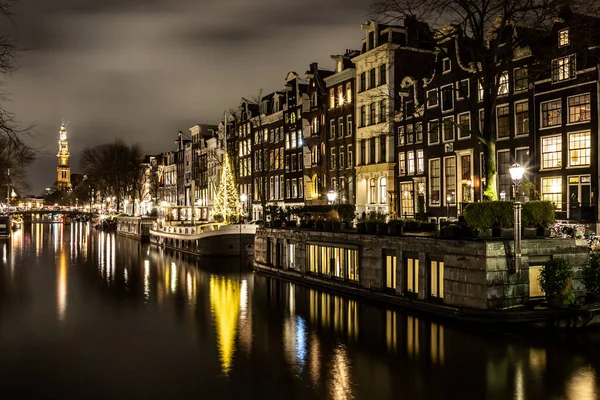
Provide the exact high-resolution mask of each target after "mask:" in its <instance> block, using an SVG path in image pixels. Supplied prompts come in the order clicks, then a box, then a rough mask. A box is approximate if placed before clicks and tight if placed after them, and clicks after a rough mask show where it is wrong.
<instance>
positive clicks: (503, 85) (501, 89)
mask: <svg viewBox="0 0 600 400" xmlns="http://www.w3.org/2000/svg"><path fill="white" fill-rule="evenodd" d="M505 94H508V71H504V72H503V73H502V74H501V75H500V76H499V77H498V96H503V95H505Z"/></svg>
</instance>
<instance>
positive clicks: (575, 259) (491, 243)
mask: <svg viewBox="0 0 600 400" xmlns="http://www.w3.org/2000/svg"><path fill="white" fill-rule="evenodd" d="M309 245H313V247H314V246H321V247H319V249H320V250H319V251H321V250H322V249H323V247H326V248H331V249H332V250H331V252H330V253H327V256H324V259H327V260H329V262H328V264H329V265H328V266H327V267H326V268H324V269H319V270H318V271H314V267H313V268H312V270H311V262H313V261H311V256H309V255H308V252H307V248H308V246H309ZM335 249H354V250H357V253H352V254H357V259H358V267H357V274H358V279H351V278H349V275H351V273H348V272H347V270H344V267H343V265H342V266H341V268H339V267H338V268H337V269H338V270H339V269H341V270H342V272H341V273H340V272H337V273H336V272H334V271H335V270H336V266H337V265H340V264H344V262H345V261H344V260H343V257H344V256H339V254H338V253H336V250H335ZM323 251H325V250H323ZM319 254H320V253H319ZM324 254H325V253H324ZM513 254H514V248H513V241H512V240H456V239H454V240H453V239H444V238H440V237H437V236H417V235H415V236H376V235H364V234H357V233H352V232H324V231H312V230H302V229H284V228H282V229H278V228H262V229H259V230H258V231H257V233H256V237H255V253H254V266H255V268H256V269H258V270H260V269H266V270H271V271H272V270H273V269H280V270H284V271H289V272H290V273H292V274H296V276H298V277H299V278H301V279H305V278H307V282H308V281H310V282H317V283H318V284H321V285H326V286H332V287H333V286H335V287H343V288H344V289H347V290H349V291H352V290H353V289H356V290H357V291H361V292H364V291H365V290H367V291H375V292H382V293H386V294H389V295H392V296H395V297H406V298H408V299H412V300H413V301H414V300H419V301H423V302H432V303H437V304H441V305H446V306H453V307H458V308H473V309H482V310H502V309H509V308H513V307H520V306H523V305H525V304H526V303H527V302H528V301H529V300H530V299H531V296H530V268H532V269H534V268H539V266H540V265H542V264H543V263H544V262H546V261H548V260H550V259H551V258H553V257H561V258H565V259H567V260H568V261H569V262H570V263H571V265H573V266H574V267H575V270H576V279H575V280H574V286H573V288H574V290H575V291H576V294H578V292H579V291H581V290H582V287H581V283H580V282H579V280H578V279H577V276H578V271H579V267H580V266H581V265H583V264H584V263H585V262H586V261H587V259H588V256H589V253H588V248H587V243H586V242H585V241H584V240H577V239H549V238H539V239H538V238H536V239H526V240H523V241H522V259H521V263H520V266H519V267H517V266H516V265H515V264H516V263H515V261H514V257H513ZM338 256H339V258H340V259H341V262H340V260H336V257H338ZM327 257H331V258H327ZM390 257H391V258H394V261H395V285H393V284H390V282H389V281H390V278H389V276H390V275H389V274H390V267H388V266H387V265H388V263H389V261H388V260H390ZM313 258H314V257H313ZM346 258H347V257H346ZM414 260H418V261H419V262H418V268H417V270H418V279H417V280H416V281H417V289H416V290H414V289H413V290H412V291H410V290H409V282H408V280H409V278H410V275H409V272H408V269H409V266H410V265H413V271H415V269H414V265H415V264H416V263H415V261H414ZM410 263H412V264H410ZM441 263H443V264H441ZM434 265H435V266H439V268H441V270H442V271H441V272H437V271H438V269H437V268H434V267H433V266H434ZM392 269H393V268H392ZM434 269H435V272H434ZM344 271H345V272H344ZM438 274H440V275H439V276H443V278H442V279H439V277H438V276H437V275H438ZM534 276H537V275H534ZM386 277H387V278H386ZM436 278H437V279H436ZM413 279H414V278H413ZM436 280H437V282H436ZM440 281H441V282H440ZM413 282H414V281H413ZM533 284H534V285H536V283H535V282H533ZM394 286H395V287H394ZM434 286H437V288H434ZM415 292H416V293H415ZM436 292H437V293H436Z"/></svg>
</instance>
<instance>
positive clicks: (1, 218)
mask: <svg viewBox="0 0 600 400" xmlns="http://www.w3.org/2000/svg"><path fill="white" fill-rule="evenodd" d="M10 232H11V223H10V216H8V215H0V239H7V238H10Z"/></svg>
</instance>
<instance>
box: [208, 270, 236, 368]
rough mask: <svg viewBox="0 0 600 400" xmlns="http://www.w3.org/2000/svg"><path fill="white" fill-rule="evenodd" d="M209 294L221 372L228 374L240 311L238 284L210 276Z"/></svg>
mask: <svg viewBox="0 0 600 400" xmlns="http://www.w3.org/2000/svg"><path fill="white" fill-rule="evenodd" d="M209 296H210V311H211V313H212V315H213V320H214V323H215V330H216V334H217V350H218V352H219V356H220V358H221V368H222V370H223V374H224V375H228V374H229V371H230V370H231V366H232V363H233V355H234V352H235V336H236V332H237V323H238V316H239V313H240V284H239V282H234V281H232V280H229V279H225V278H219V277H216V276H211V277H210V285H209Z"/></svg>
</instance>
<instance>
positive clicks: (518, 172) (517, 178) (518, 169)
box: [508, 163, 525, 271]
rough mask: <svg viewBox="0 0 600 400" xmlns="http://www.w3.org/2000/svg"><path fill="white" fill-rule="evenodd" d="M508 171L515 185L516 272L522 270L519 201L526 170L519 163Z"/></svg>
mask: <svg viewBox="0 0 600 400" xmlns="http://www.w3.org/2000/svg"><path fill="white" fill-rule="evenodd" d="M508 171H509V172H510V177H511V178H512V180H513V182H514V183H515V200H517V201H515V202H514V203H513V210H514V220H515V221H514V222H515V223H514V230H515V270H516V271H518V270H519V269H520V268H521V202H519V201H518V199H519V197H518V195H519V185H520V184H521V180H522V179H523V175H524V174H525V168H524V167H523V166H521V165H520V164H518V163H515V164H513V165H512V166H511V167H510V168H509V169H508Z"/></svg>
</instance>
